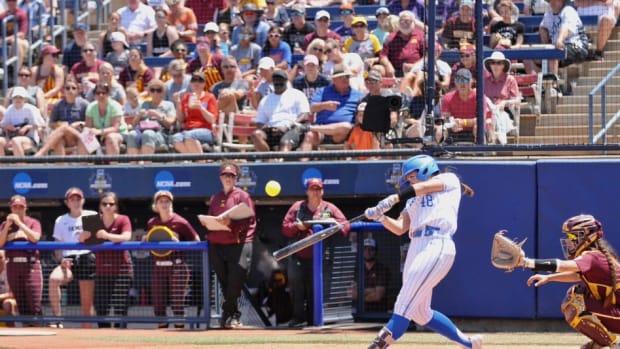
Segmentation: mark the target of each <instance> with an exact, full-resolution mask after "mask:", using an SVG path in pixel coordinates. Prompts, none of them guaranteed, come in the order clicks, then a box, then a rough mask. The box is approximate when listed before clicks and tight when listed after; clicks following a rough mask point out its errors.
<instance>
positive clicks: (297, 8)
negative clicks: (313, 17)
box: [291, 4, 306, 13]
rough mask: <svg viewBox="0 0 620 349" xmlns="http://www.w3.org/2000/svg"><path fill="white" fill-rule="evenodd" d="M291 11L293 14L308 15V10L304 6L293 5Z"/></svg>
mask: <svg viewBox="0 0 620 349" xmlns="http://www.w3.org/2000/svg"><path fill="white" fill-rule="evenodd" d="M291 11H293V12H297V13H306V9H305V8H304V7H303V6H302V5H299V4H297V5H293V6H292V7H291Z"/></svg>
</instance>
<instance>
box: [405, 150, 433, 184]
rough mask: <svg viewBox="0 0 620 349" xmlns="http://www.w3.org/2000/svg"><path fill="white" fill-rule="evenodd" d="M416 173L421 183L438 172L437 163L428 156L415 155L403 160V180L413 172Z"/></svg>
mask: <svg viewBox="0 0 620 349" xmlns="http://www.w3.org/2000/svg"><path fill="white" fill-rule="evenodd" d="M416 170H417V171H418V175H417V177H418V179H419V180H421V181H424V180H427V179H429V178H430V177H431V176H433V175H434V174H436V173H438V172H439V167H438V166H437V162H436V161H435V159H433V157H432V156H428V155H416V156H413V157H410V158H409V159H407V160H405V162H404V163H403V176H402V178H403V179H405V182H406V178H407V176H408V175H409V174H410V173H411V172H413V171H416Z"/></svg>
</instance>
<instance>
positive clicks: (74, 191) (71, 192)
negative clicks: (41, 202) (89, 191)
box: [65, 187, 84, 200]
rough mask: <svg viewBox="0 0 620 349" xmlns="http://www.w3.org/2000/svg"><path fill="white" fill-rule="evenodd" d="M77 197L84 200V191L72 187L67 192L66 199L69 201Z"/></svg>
mask: <svg viewBox="0 0 620 349" xmlns="http://www.w3.org/2000/svg"><path fill="white" fill-rule="evenodd" d="M74 195H77V196H79V197H80V199H83V198H84V193H83V192H82V189H80V188H77V187H72V188H69V189H67V191H66V192H65V199H67V200H68V199H69V198H70V197H72V196H74Z"/></svg>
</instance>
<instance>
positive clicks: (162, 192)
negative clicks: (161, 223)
mask: <svg viewBox="0 0 620 349" xmlns="http://www.w3.org/2000/svg"><path fill="white" fill-rule="evenodd" d="M162 196H164V197H167V198H168V199H170V201H172V200H174V196H172V193H171V192H170V191H169V190H158V191H157V192H156V193H155V194H154V195H153V202H155V201H157V199H159V198H160V197H162Z"/></svg>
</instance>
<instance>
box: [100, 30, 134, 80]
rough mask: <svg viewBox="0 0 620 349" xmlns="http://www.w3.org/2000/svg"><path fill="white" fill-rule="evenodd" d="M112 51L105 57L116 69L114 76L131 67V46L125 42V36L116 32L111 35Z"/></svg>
mask: <svg viewBox="0 0 620 349" xmlns="http://www.w3.org/2000/svg"><path fill="white" fill-rule="evenodd" d="M110 43H111V44H112V51H110V52H108V53H107V54H106V55H105V60H106V61H107V62H108V63H110V64H112V66H113V67H114V75H115V76H118V74H119V73H120V72H121V70H123V69H124V68H125V67H127V66H128V65H129V44H127V40H125V34H123V33H121V32H114V33H111V34H110Z"/></svg>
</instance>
